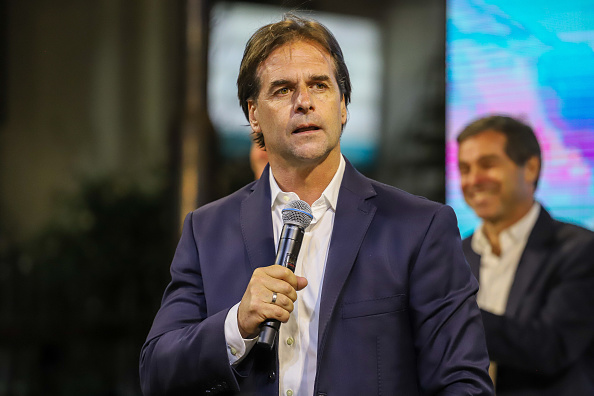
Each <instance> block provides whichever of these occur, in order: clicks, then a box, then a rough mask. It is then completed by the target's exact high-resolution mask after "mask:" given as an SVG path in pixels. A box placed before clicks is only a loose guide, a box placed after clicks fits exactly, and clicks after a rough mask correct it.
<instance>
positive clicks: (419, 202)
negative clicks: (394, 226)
mask: <svg viewBox="0 0 594 396" xmlns="http://www.w3.org/2000/svg"><path fill="white" fill-rule="evenodd" d="M369 180H370V182H371V185H372V186H373V188H374V190H375V191H376V194H377V201H378V203H379V204H382V205H385V206H388V207H394V208H396V207H397V208H398V209H399V211H413V212H417V211H420V212H436V211H438V210H440V209H441V208H442V207H444V206H446V205H444V204H443V203H439V202H435V201H432V200H430V199H428V198H426V197H423V196H421V195H415V194H412V193H409V192H407V191H404V190H402V189H400V188H398V187H394V186H391V185H388V184H384V183H381V182H379V181H377V180H373V179H369Z"/></svg>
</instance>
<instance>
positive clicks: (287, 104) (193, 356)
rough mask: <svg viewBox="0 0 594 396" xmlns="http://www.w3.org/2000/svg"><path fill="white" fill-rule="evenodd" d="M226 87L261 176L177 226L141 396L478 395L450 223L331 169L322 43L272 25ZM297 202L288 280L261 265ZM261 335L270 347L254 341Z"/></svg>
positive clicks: (333, 64)
mask: <svg viewBox="0 0 594 396" xmlns="http://www.w3.org/2000/svg"><path fill="white" fill-rule="evenodd" d="M237 85H238V96H239V101H240V105H241V107H242V109H243V111H244V113H245V116H246V118H247V119H248V121H249V123H250V126H251V129H252V132H253V134H254V138H255V140H256V142H257V143H258V144H259V145H260V146H261V147H263V148H265V150H266V151H267V153H268V160H269V165H268V166H267V167H266V169H265V170H264V172H263V173H262V177H261V178H260V179H259V180H257V181H255V182H253V183H251V184H249V185H247V186H246V187H244V188H242V189H240V190H238V191H237V192H235V193H233V194H231V195H229V196H227V197H225V198H223V199H221V200H218V201H216V202H213V203H211V204H208V205H205V206H203V207H201V208H199V209H198V210H196V211H194V212H192V213H190V214H188V216H187V217H186V220H185V222H184V228H183V232H182V236H181V239H180V242H179V245H178V247H177V250H176V253H175V257H174V259H173V262H172V264H171V282H170V284H169V285H168V287H167V289H166V291H165V294H164V296H163V300H162V304H161V308H160V310H159V312H158V313H157V316H156V318H155V320H154V323H153V326H152V328H151V330H150V332H149V335H148V337H147V340H146V342H145V344H144V346H143V348H142V352H141V358H140V377H141V386H142V390H143V392H144V395H145V396H152V395H200V394H224V395H225V394H226V395H257V396H267V395H270V396H272V395H283V396H284V395H286V396H293V395H295V396H296V395H316V396H318V395H320V396H321V395H327V396H331V395H358V396H360V395H390V396H392V395H404V396H413V395H456V396H457V395H492V394H493V390H492V384H491V382H490V379H489V376H488V373H487V367H488V365H489V358H488V355H487V350H486V345H485V339H484V333H483V327H482V323H481V319H480V313H479V310H478V308H477V305H476V301H475V294H476V292H477V289H478V285H477V282H476V279H475V278H474V277H473V276H472V274H471V271H470V269H469V267H468V265H467V263H466V261H465V259H464V256H463V253H462V247H461V242H460V236H459V233H458V229H457V223H456V217H455V215H454V212H453V210H452V209H451V208H449V207H447V206H444V205H441V204H438V203H434V202H431V201H429V200H426V199H423V198H419V197H416V196H412V195H410V194H407V193H406V192H403V191H401V190H398V189H396V188H394V187H390V186H386V185H383V184H381V183H378V182H376V181H373V180H370V179H368V178H366V177H364V176H363V175H361V174H360V173H358V172H357V171H356V170H355V169H354V168H353V167H352V165H351V164H350V163H349V162H348V161H347V160H346V159H345V158H344V157H343V155H342V154H341V151H340V136H341V134H342V129H343V127H344V125H345V123H346V121H347V106H348V104H349V102H350V97H351V84H350V80H349V73H348V70H347V67H346V64H345V62H344V59H343V55H342V51H341V49H340V46H339V45H338V43H337V42H336V39H335V38H334V36H333V35H332V34H331V33H330V32H329V31H328V30H327V29H326V28H325V27H324V26H323V25H321V24H320V23H318V22H316V21H313V20H308V19H303V18H300V17H297V16H295V15H290V14H289V15H285V17H284V18H283V20H282V21H280V22H277V23H272V24H270V25H267V26H264V27H262V28H260V29H259V30H258V31H256V32H255V33H254V35H253V36H252V37H251V38H250V40H249V41H248V43H247V45H246V48H245V52H244V57H243V60H242V63H241V66H240V70H239V77H238V79H237ZM296 201H303V202H304V203H306V204H307V206H308V207H310V208H311V209H308V208H305V210H304V212H308V210H311V219H310V220H311V222H309V223H308V224H302V226H299V227H297V228H303V230H302V231H303V235H302V241H301V246H300V248H299V249H296V250H294V251H293V253H294V254H295V257H296V262H295V263H294V264H295V268H294V270H295V272H292V270H291V269H292V265H287V266H285V265H278V264H274V263H275V258H277V254H276V252H277V249H280V248H282V246H279V245H283V244H285V243H287V242H282V241H286V240H287V239H286V238H281V233H283V232H282V229H283V226H284V225H286V224H285V222H284V219H283V210H286V209H287V208H289V209H291V208H293V209H294V206H293V205H294V204H293V203H294V202H296ZM302 209H303V208H301V209H300V210H302ZM283 234H284V233H283ZM279 239H281V242H279ZM276 261H277V262H278V260H276ZM280 261H281V262H285V261H284V260H280ZM270 320H277V321H279V322H280V323H281V325H280V328H279V330H278V336H277V335H276V334H273V336H272V337H269V336H267V335H264V336H263V335H262V332H264V333H266V332H267V330H263V328H264V329H265V328H268V327H269V326H268V325H266V324H264V323H270V322H271V321H270ZM275 331H276V330H275ZM261 338H265V339H269V338H272V341H271V342H270V343H268V342H261V341H262V340H260V339H261Z"/></svg>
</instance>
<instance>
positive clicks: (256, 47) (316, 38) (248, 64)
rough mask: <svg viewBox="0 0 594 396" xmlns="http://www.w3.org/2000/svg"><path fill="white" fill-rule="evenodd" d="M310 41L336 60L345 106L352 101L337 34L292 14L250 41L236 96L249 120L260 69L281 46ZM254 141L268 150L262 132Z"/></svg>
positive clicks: (242, 62)
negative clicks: (251, 102) (249, 107)
mask: <svg viewBox="0 0 594 396" xmlns="http://www.w3.org/2000/svg"><path fill="white" fill-rule="evenodd" d="M300 40H305V41H311V42H313V43H315V44H317V45H320V46H321V47H322V48H323V49H324V50H326V51H327V52H328V53H329V54H330V56H331V57H332V59H333V61H334V73H335V77H336V81H337V82H338V85H339V89H340V93H341V95H342V96H344V100H345V104H346V105H348V104H349V103H350V101H351V80H350V77H349V71H348V69H347V66H346V63H345V62H344V57H343V55H342V50H341V49H340V45H339V44H338V41H336V38H335V37H334V35H333V34H332V33H331V32H330V30H328V28H326V27H325V26H324V25H322V24H321V23H319V22H317V21H314V20H310V19H305V18H302V17H299V16H297V15H295V14H292V13H287V14H285V15H283V18H282V20H281V21H280V22H276V23H271V24H269V25H266V26H262V27H261V28H260V29H258V30H257V31H256V32H255V33H254V34H253V35H252V37H251V38H250V39H249V40H248V42H247V44H246V46H245V51H244V53H243V59H242V60H241V66H240V67H239V76H238V77H237V96H238V98H239V104H240V105H241V108H242V110H243V113H244V114H245V117H246V119H247V120H248V121H249V110H248V104H247V102H248V100H254V101H255V100H256V99H257V97H258V94H259V93H260V88H261V86H260V84H261V82H260V79H259V76H258V67H259V66H260V64H261V63H262V62H264V61H265V60H266V59H267V58H268V56H270V54H271V53H272V52H273V51H274V50H275V49H277V48H278V47H280V46H282V45H284V44H287V43H291V42H294V41H300ZM254 135H255V136H254V141H255V142H256V143H257V144H258V145H259V146H260V147H262V148H264V147H265V143H264V136H263V135H262V133H254Z"/></svg>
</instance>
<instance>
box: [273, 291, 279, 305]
mask: <svg viewBox="0 0 594 396" xmlns="http://www.w3.org/2000/svg"><path fill="white" fill-rule="evenodd" d="M277 297H278V295H277V294H276V292H273V293H272V304H274V303H276V298H277Z"/></svg>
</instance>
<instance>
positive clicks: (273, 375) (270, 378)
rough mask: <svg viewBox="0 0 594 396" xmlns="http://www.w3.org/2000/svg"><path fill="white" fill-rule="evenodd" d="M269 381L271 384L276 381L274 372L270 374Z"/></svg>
mask: <svg viewBox="0 0 594 396" xmlns="http://www.w3.org/2000/svg"><path fill="white" fill-rule="evenodd" d="M268 380H270V382H272V381H274V380H276V372H275V371H274V370H273V371H271V372H270V373H269V374H268Z"/></svg>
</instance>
